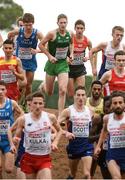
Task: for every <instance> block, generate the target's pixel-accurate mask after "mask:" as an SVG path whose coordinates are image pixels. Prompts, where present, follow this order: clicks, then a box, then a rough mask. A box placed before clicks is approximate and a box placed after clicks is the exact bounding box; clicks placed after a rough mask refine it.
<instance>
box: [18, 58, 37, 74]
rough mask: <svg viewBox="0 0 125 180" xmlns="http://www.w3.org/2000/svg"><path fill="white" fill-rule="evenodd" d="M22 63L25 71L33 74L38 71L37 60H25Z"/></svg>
mask: <svg viewBox="0 0 125 180" xmlns="http://www.w3.org/2000/svg"><path fill="white" fill-rule="evenodd" d="M21 62H22V66H23V69H24V70H25V71H31V72H34V71H36V68H37V62H36V59H34V60H23V59H21Z"/></svg>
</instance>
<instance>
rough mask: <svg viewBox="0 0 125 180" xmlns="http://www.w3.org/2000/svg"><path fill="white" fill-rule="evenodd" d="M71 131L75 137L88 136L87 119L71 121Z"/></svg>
mask: <svg viewBox="0 0 125 180" xmlns="http://www.w3.org/2000/svg"><path fill="white" fill-rule="evenodd" d="M72 133H73V134H74V135H75V136H76V137H88V136H89V122H88V121H85V122H83V121H79V122H78V121H77V122H73V124H72Z"/></svg>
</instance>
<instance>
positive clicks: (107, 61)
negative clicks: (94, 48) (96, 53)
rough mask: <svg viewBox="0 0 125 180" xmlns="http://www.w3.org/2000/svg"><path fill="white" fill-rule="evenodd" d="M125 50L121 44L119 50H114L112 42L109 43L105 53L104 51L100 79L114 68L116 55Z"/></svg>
mask: <svg viewBox="0 0 125 180" xmlns="http://www.w3.org/2000/svg"><path fill="white" fill-rule="evenodd" d="M119 50H123V44H120V45H119V47H117V48H115V49H114V48H112V42H111V41H110V42H108V43H107V46H106V48H105V50H104V51H102V65H101V68H100V71H99V79H100V78H101V76H102V75H103V74H104V73H105V72H106V71H107V70H110V69H112V68H114V54H115V53H116V52H117V51H119Z"/></svg>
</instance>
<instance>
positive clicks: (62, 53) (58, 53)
mask: <svg viewBox="0 0 125 180" xmlns="http://www.w3.org/2000/svg"><path fill="white" fill-rule="evenodd" d="M70 43H71V37H70V33H69V32H68V31H67V32H66V34H65V36H62V35H61V34H60V33H59V32H57V33H56V38H55V40H54V41H49V42H48V50H49V53H50V54H51V55H52V56H54V57H55V58H57V60H59V61H60V60H66V58H67V55H68V51H69V46H70Z"/></svg>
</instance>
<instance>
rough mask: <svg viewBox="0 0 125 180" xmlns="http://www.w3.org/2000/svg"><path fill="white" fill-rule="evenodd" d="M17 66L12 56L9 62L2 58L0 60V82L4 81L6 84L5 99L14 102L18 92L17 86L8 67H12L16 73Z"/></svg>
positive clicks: (15, 79)
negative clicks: (7, 98)
mask: <svg viewBox="0 0 125 180" xmlns="http://www.w3.org/2000/svg"><path fill="white" fill-rule="evenodd" d="M17 64H18V62H17V59H16V57H15V56H13V57H12V58H11V59H10V60H5V58H4V57H1V58H0V80H3V81H5V83H6V84H7V86H6V88H7V94H6V95H7V97H9V98H10V99H14V100H16V101H17V100H18V97H19V95H20V92H19V88H18V85H17V78H16V76H15V74H14V73H13V71H12V70H11V69H10V66H14V68H15V69H16V71H17Z"/></svg>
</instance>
